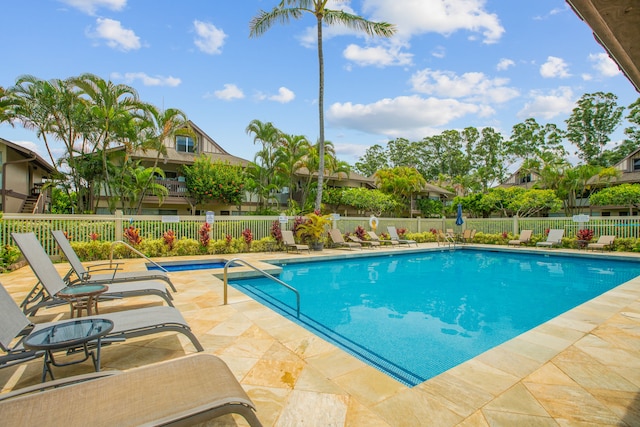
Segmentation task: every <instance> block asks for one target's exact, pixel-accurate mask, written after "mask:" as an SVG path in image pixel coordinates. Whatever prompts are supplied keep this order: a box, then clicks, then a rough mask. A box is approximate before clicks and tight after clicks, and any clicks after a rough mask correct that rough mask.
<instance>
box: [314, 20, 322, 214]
mask: <svg viewBox="0 0 640 427" xmlns="http://www.w3.org/2000/svg"><path fill="white" fill-rule="evenodd" d="M317 27H318V76H319V85H318V88H319V90H318V117H319V121H320V138H319V140H318V155H319V156H320V159H319V166H318V192H317V194H316V203H315V208H316V210H320V205H321V203H322V187H323V181H324V55H323V53H322V17H321V16H319V17H317Z"/></svg>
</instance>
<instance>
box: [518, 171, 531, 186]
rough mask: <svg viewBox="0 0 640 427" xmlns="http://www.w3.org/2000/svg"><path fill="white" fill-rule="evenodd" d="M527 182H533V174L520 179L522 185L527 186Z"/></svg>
mask: <svg viewBox="0 0 640 427" xmlns="http://www.w3.org/2000/svg"><path fill="white" fill-rule="evenodd" d="M527 182H531V174H530V173H529V174H526V175H523V176H521V177H520V184H526V183H527Z"/></svg>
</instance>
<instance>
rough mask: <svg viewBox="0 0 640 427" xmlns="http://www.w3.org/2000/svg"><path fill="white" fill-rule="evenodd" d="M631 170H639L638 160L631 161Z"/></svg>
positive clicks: (639, 160) (639, 163)
mask: <svg viewBox="0 0 640 427" xmlns="http://www.w3.org/2000/svg"><path fill="white" fill-rule="evenodd" d="M633 170H634V171H637V170H640V159H633Z"/></svg>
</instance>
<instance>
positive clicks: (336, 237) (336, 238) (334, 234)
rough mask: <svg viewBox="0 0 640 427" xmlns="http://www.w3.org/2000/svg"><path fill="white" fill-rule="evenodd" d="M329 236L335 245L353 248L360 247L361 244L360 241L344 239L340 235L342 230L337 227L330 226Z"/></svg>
mask: <svg viewBox="0 0 640 427" xmlns="http://www.w3.org/2000/svg"><path fill="white" fill-rule="evenodd" d="M329 237H331V241H332V242H333V244H334V245H336V246H339V247H347V248H349V249H353V248H360V249H362V245H361V244H360V243H356V242H347V241H345V240H344V237H342V232H341V231H340V230H338V229H337V228H332V229H331V230H329Z"/></svg>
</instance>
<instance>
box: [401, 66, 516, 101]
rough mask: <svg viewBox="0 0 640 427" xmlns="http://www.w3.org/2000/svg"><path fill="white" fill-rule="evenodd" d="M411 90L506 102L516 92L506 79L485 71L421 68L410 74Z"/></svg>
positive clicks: (476, 99) (470, 99)
mask: <svg viewBox="0 0 640 427" xmlns="http://www.w3.org/2000/svg"><path fill="white" fill-rule="evenodd" d="M410 81H411V85H412V89H413V90H414V91H415V92H418V93H425V94H428V95H436V96H442V97H447V98H465V99H467V100H469V101H476V102H477V101H483V102H498V103H502V102H506V101H508V100H510V99H513V98H515V97H517V96H518V95H519V92H518V91H517V90H516V89H514V88H511V87H508V86H507V84H508V83H509V79H505V78H494V79H491V78H489V77H487V76H486V75H485V74H484V73H480V72H469V73H464V74H462V75H460V76H459V75H457V74H455V73H454V72H452V71H436V70H431V69H428V68H427V69H424V70H421V71H418V72H416V73H415V74H413V75H412V76H411V80H410Z"/></svg>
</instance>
